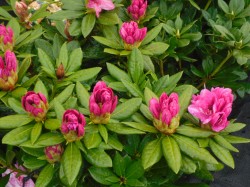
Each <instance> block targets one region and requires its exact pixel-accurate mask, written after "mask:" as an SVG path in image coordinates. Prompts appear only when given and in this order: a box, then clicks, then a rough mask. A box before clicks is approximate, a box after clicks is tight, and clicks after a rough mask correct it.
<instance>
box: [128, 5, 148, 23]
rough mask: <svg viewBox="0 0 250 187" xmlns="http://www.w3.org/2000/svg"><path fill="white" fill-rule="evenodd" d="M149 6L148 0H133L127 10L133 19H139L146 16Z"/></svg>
mask: <svg viewBox="0 0 250 187" xmlns="http://www.w3.org/2000/svg"><path fill="white" fill-rule="evenodd" d="M147 6H148V3H147V0H132V3H131V5H130V6H129V7H128V9H127V10H128V13H129V14H130V15H131V16H132V18H133V20H135V21H139V20H141V19H142V18H143V17H144V16H145V13H146V10H147Z"/></svg>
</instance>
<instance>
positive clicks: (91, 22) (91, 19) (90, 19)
mask: <svg viewBox="0 0 250 187" xmlns="http://www.w3.org/2000/svg"><path fill="white" fill-rule="evenodd" d="M95 22H96V17H95V14H87V15H86V16H84V17H83V19H82V35H83V36H84V38H86V37H87V36H88V35H89V34H90V33H91V31H92V30H93V28H94V26H95Z"/></svg>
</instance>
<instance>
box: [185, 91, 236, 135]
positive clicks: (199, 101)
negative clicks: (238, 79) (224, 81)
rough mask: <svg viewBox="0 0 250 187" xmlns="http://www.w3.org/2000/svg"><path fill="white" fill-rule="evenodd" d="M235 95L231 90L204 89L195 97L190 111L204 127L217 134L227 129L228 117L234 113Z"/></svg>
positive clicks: (189, 108)
mask: <svg viewBox="0 0 250 187" xmlns="http://www.w3.org/2000/svg"><path fill="white" fill-rule="evenodd" d="M232 104H233V94H232V90H231V89H229V88H219V87H216V88H212V89H211V91H210V90H208V89H203V90H202V91H201V92H200V94H199V95H194V96H193V97H192V100H191V105H190V106H189V107H188V111H189V113H190V114H192V115H193V116H195V117H197V118H199V119H200V121H201V123H202V127H205V126H208V127H210V129H212V130H213V131H215V132H219V131H221V130H223V129H225V128H226V127H227V125H228V124H229V122H228V121H227V117H228V116H229V114H230V113H231V111H232Z"/></svg>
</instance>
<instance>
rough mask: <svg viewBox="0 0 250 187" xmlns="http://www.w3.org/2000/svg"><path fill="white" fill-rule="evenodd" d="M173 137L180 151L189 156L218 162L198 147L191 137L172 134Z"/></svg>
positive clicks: (213, 162)
mask: <svg viewBox="0 0 250 187" xmlns="http://www.w3.org/2000/svg"><path fill="white" fill-rule="evenodd" d="M173 137H174V139H175V140H176V141H177V143H178V145H179V147H180V149H181V151H182V152H184V153H185V154H187V155H188V156H190V157H191V158H194V159H198V160H203V161H205V162H208V163H212V164H217V163H218V162H217V161H216V160H215V158H214V157H213V156H212V155H211V154H210V153H209V152H208V151H207V150H206V149H204V148H200V147H199V145H198V144H197V143H196V142H195V141H194V140H192V139H191V138H188V137H185V136H181V135H173Z"/></svg>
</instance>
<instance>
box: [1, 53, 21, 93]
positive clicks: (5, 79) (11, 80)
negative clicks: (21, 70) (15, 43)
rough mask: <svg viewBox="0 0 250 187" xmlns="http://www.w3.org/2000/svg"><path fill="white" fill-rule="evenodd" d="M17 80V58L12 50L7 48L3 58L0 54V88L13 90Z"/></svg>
mask: <svg viewBox="0 0 250 187" xmlns="http://www.w3.org/2000/svg"><path fill="white" fill-rule="evenodd" d="M17 80H18V76H17V59H16V56H15V54H14V53H13V52H11V51H9V50H7V51H6V52H5V55H4V59H3V58H2V57H1V56H0V89H2V90H4V91H9V90H13V89H14V88H15V84H16V82H17Z"/></svg>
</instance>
